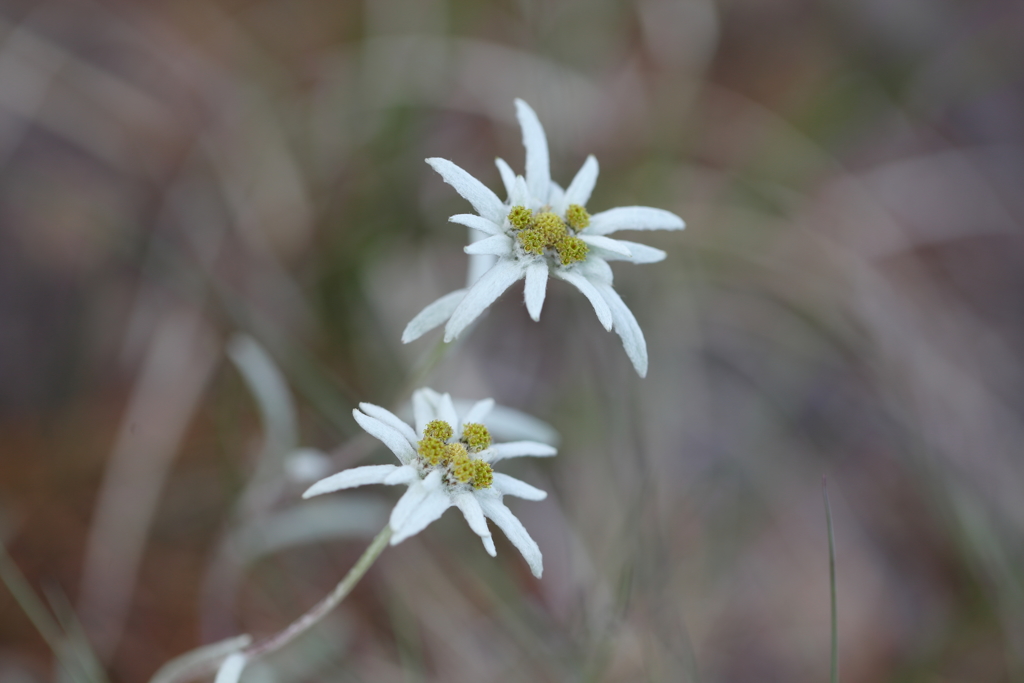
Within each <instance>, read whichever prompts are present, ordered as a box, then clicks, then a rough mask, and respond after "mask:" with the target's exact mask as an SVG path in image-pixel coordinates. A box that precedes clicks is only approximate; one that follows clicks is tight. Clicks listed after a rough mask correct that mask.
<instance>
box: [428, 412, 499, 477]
mask: <svg viewBox="0 0 1024 683" xmlns="http://www.w3.org/2000/svg"><path fill="white" fill-rule="evenodd" d="M454 434H455V430H453V429H452V426H451V425H450V424H448V423H447V422H445V421H444V420H432V421H431V422H428V423H427V426H426V427H424V429H423V438H422V439H420V442H419V443H418V444H417V448H416V451H417V453H418V454H419V456H420V458H421V459H422V460H423V462H425V463H427V464H428V465H430V466H431V467H439V466H443V467H445V468H447V469H448V475H449V477H450V478H451V479H454V480H455V481H458V482H461V483H463V484H471V485H472V486H473V487H474V488H478V489H485V488H488V487H489V486H490V485H491V482H492V481H493V480H494V470H492V469H491V466H490V465H489V464H487V463H486V462H484V461H483V460H479V459H477V458H476V457H474V455H475V454H476V453H478V452H480V451H482V450H485V449H487V448H488V447H489V446H490V445H491V433H490V432H489V431H488V430H487V427H485V426H483V425H482V424H479V423H476V422H468V423H466V424H465V425H464V426H463V428H462V437H461V439H459V440H458V441H455V442H452V443H447V442H448V439H450V438H452V436H454Z"/></svg>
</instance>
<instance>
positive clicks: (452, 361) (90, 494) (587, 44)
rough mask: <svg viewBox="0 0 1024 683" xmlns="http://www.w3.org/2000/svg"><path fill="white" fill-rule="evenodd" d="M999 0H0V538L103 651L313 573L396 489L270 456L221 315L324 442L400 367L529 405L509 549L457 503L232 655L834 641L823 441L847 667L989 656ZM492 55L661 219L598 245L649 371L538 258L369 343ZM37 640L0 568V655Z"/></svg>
mask: <svg viewBox="0 0 1024 683" xmlns="http://www.w3.org/2000/svg"><path fill="white" fill-rule="evenodd" d="M1022 31H1024V12H1022V9H1021V5H1020V3H1014V2H1008V1H1004V0H981V1H979V2H971V3H967V2H959V3H956V2H950V1H945V2H926V1H925V0H900V1H898V2H883V1H881V0H867V1H863V2H839V1H838V0H831V1H830V0H820V1H818V2H806V1H800V0H776V1H775V2H754V1H752V0H735V1H733V2H718V3H716V2H712V1H711V0H643V1H638V2H613V1H612V0H558V1H556V2H539V1H534V0H516V1H513V0H503V1H501V2H490V3H474V2H466V1H465V0H451V1H450V2H444V1H443V0H365V2H363V3H358V2H343V1H339V0H258V1H255V0H254V1H248V0H203V1H199V0H184V1H178V2H169V3H152V2H151V3H137V2H127V1H126V0H125V1H111V2H90V1H89V0H50V1H43V2H39V1H36V0H32V1H30V0H6V2H4V3H2V4H0V536H2V539H3V540H4V542H5V544H6V545H7V546H8V547H9V549H10V552H11V555H12V557H13V558H14V560H15V561H16V562H17V564H18V565H19V566H20V568H21V570H22V572H23V573H24V574H25V575H26V576H27V577H28V579H29V581H30V582H31V583H32V585H33V586H35V587H36V588H37V589H39V591H40V593H43V592H44V591H43V589H44V588H46V587H49V588H50V590H51V594H58V595H59V594H61V592H63V593H66V594H67V595H68V596H69V597H70V598H71V601H72V602H73V604H74V605H75V607H76V608H77V611H78V614H79V616H80V618H81V620H82V623H83V628H84V630H85V632H86V633H87V634H88V637H89V639H90V640H91V641H92V643H93V645H94V646H95V647H96V650H97V652H98V654H99V656H100V657H101V658H102V660H103V661H104V663H105V664H106V666H107V668H108V670H109V672H110V676H111V678H112V679H113V680H115V681H117V680H125V681H129V680H130V681H135V680H145V679H146V678H148V676H150V675H151V674H152V673H153V672H154V671H155V670H156V669H157V668H159V667H160V665H161V664H163V663H164V662H165V661H167V660H168V659H170V658H171V657H173V656H175V655H177V654H180V653H181V652H184V651H186V650H188V649H190V648H193V647H196V646H197V645H200V644H202V643H212V642H216V641H219V640H222V639H225V638H228V637H230V636H233V635H236V634H238V633H253V634H255V635H264V634H267V633H270V632H272V631H274V630H276V629H278V628H281V627H282V626H284V625H285V624H286V623H287V622H288V621H289V620H290V619H292V618H294V617H295V616H296V615H297V614H298V613H300V612H301V611H302V610H303V609H305V608H306V607H307V606H309V605H311V604H312V603H313V602H315V601H316V600H317V599H318V598H319V597H320V596H321V595H323V594H324V593H325V592H326V591H327V590H328V589H329V588H330V587H331V586H332V585H333V584H334V583H335V582H336V581H337V580H338V579H339V578H340V577H341V576H342V575H343V574H344V572H345V571H346V570H347V569H348V567H349V566H350V565H351V564H352V562H353V561H354V560H355V558H357V557H358V555H359V553H360V552H361V551H362V549H363V547H364V546H365V544H366V543H367V542H368V541H369V539H370V538H371V537H372V535H373V534H374V533H375V532H376V529H377V528H379V525H381V524H383V522H384V520H385V518H386V515H387V510H388V509H389V507H390V505H391V504H392V503H393V500H394V497H395V492H394V491H392V490H388V489H383V488H382V489H380V490H373V491H370V490H369V489H368V490H367V492H362V491H361V492H359V493H347V494H338V495H337V496H336V498H335V499H334V500H332V501H323V503H324V505H322V506H319V507H315V506H314V507H308V506H313V504H312V503H302V502H301V501H300V499H299V494H300V493H301V491H302V489H303V488H304V486H305V485H306V483H307V482H306V481H304V480H302V477H301V476H298V475H296V472H299V471H300V469H301V468H298V467H288V466H281V473H280V478H275V477H273V476H267V472H268V471H269V470H267V469H266V468H267V467H272V466H275V465H273V463H278V464H280V463H281V462H282V460H281V459H282V457H283V456H282V454H281V453H271V452H269V451H270V450H273V449H272V444H270V443H269V442H268V444H264V443H263V436H264V433H265V432H264V429H263V425H262V423H261V414H260V409H259V407H258V405H257V403H256V402H255V401H254V399H253V398H252V396H251V394H250V393H249V391H248V388H247V385H246V383H245V380H244V379H243V378H242V376H241V375H240V374H239V373H238V371H237V369H236V368H235V367H234V366H233V365H232V364H231V363H230V362H228V361H227V354H226V352H225V347H226V344H227V340H228V339H229V338H230V337H231V335H232V334H233V333H234V332H235V331H238V330H241V331H244V332H247V333H248V334H250V335H252V337H253V338H255V339H257V340H258V341H259V343H260V344H261V345H262V346H263V347H264V348H266V349H267V350H268V352H269V353H270V355H271V356H272V358H273V362H274V363H276V364H277V366H278V367H279V368H280V372H281V373H282V376H283V378H284V380H285V381H286V382H287V384H288V387H289V388H290V391H292V392H294V402H295V405H296V406H297V420H298V424H297V430H298V434H297V438H298V440H299V442H300V443H302V444H306V445H310V446H316V447H320V448H324V449H332V448H334V449H335V450H333V451H332V458H333V463H332V467H335V468H337V469H341V468H343V467H347V466H351V465H354V464H362V463H370V462H385V461H386V460H385V458H386V454H384V453H383V452H381V449H379V448H377V447H376V445H375V443H373V442H372V440H369V439H367V438H364V437H360V436H359V435H358V430H357V428H356V425H355V423H354V422H353V421H352V420H351V418H350V410H351V408H352V407H353V406H354V405H355V403H356V402H357V401H360V400H367V401H372V402H374V403H378V404H381V405H386V406H390V407H394V408H398V407H400V406H401V404H402V403H403V402H404V401H406V400H407V399H408V396H409V393H410V391H411V389H412V388H414V384H410V383H411V382H414V381H415V382H418V384H429V385H430V386H433V387H435V388H437V389H440V390H444V391H450V392H451V393H452V394H454V395H459V396H463V397H466V398H482V397H485V396H493V397H494V398H496V399H498V400H499V401H500V402H502V403H505V404H508V405H514V406H516V407H518V408H521V409H522V410H524V411H525V412H528V413H530V414H533V415H537V416H539V417H542V418H543V419H545V420H546V421H548V422H550V423H552V424H554V425H555V426H556V427H557V428H558V429H559V430H560V431H561V433H562V444H561V450H560V455H559V456H558V457H557V458H554V459H551V460H549V461H545V462H543V463H522V464H519V463H517V464H516V466H517V467H518V470H519V474H522V475H523V476H524V477H525V478H527V479H528V480H529V481H531V482H533V483H536V484H538V485H540V486H541V488H544V489H546V490H547V491H549V493H550V496H549V498H548V499H547V500H546V501H545V502H543V503H540V504H535V503H532V504H528V505H523V506H521V507H517V506H516V504H515V503H514V502H513V503H512V506H513V510H514V512H515V513H516V514H517V515H521V518H522V520H523V522H524V524H525V525H526V527H527V528H528V529H530V530H531V533H533V535H534V537H535V538H536V540H537V541H538V543H539V544H540V547H541V549H542V551H543V552H544V555H545V573H544V578H543V579H542V580H541V581H533V580H532V578H531V577H530V576H529V572H528V570H527V568H526V567H525V565H523V563H522V562H521V560H520V558H519V557H518V554H517V553H516V552H515V551H514V549H513V548H511V546H510V545H508V544H507V543H505V544H504V545H501V542H500V541H499V547H498V558H497V559H496V560H494V559H491V558H489V557H488V556H487V555H486V554H484V553H483V552H481V550H480V548H479V541H478V540H477V539H476V538H475V536H474V535H473V534H472V533H468V532H467V530H466V529H465V525H464V524H462V523H461V522H460V521H459V520H455V521H452V520H453V519H454V516H452V515H451V514H450V515H449V516H447V517H445V518H444V519H442V520H441V521H440V522H439V523H438V524H435V525H433V526H431V528H430V529H429V530H428V531H426V532H424V533H423V534H420V535H419V536H417V537H415V538H413V539H410V540H409V541H407V542H405V543H403V544H401V545H399V546H397V547H395V548H393V549H389V550H388V551H387V552H386V553H385V554H384V555H383V557H382V558H381V560H380V561H379V562H378V563H377V564H376V565H375V566H374V567H373V569H372V570H371V571H370V573H369V575H368V576H367V578H366V579H365V580H364V582H363V583H362V584H361V585H360V586H359V587H358V588H357V589H356V591H355V592H354V594H353V595H352V596H351V598H350V599H349V600H347V601H346V603H345V604H343V605H342V607H341V608H340V609H339V610H338V611H337V613H336V614H335V615H333V616H332V618H331V619H329V620H328V621H326V622H325V623H323V624H322V625H321V626H320V627H318V629H317V630H316V631H315V632H314V633H311V634H310V635H308V636H306V637H304V638H303V639H302V640H301V641H299V642H298V643H296V644H295V645H294V646H293V647H292V648H290V649H289V650H286V651H283V652H281V653H279V654H278V655H275V656H274V657H273V658H271V659H268V660H267V661H266V662H265V663H261V664H258V665H254V666H252V667H251V668H249V669H247V670H246V674H245V676H244V677H243V680H251V681H257V680H282V681H284V680H373V681H407V680H436V681H481V680H501V681H518V680H522V681H539V680H544V681H567V680H588V681H589V680H600V681H637V680H665V681H678V680H693V681H696V680H704V681H717V680H721V681H758V682H759V683H760V682H763V681H776V680H777V681H794V680H825V678H826V676H827V672H828V666H829V660H828V654H829V629H828V624H829V612H828V605H829V589H828V555H827V542H826V531H825V521H824V511H823V508H822V505H821V496H820V480H821V476H822V474H823V473H827V474H828V476H829V486H830V493H831V496H832V505H833V517H834V523H835V533H836V542H837V567H838V583H839V612H840V613H839V624H840V634H841V637H840V659H841V663H840V669H841V673H842V678H843V680H844V681H846V682H847V683H855V682H857V681H872V682H875V681H913V680H946V681H971V682H986V681H993V682H995V681H1007V680H1018V679H1020V678H1021V676H1024V551H1022V547H1024V546H1022V545H1021V542H1020V541H1021V538H1022V537H1024V496H1022V495H1021V493H1020V492H1021V490H1022V489H1024V471H1022V470H1024V460H1022V457H1021V444H1022V443H1024V438H1022V437H1024V433H1022V432H1024V315H1022V313H1021V312H1022V311H1024V305H1022V304H1024V294H1022V293H1024V239H1022V238H1024V235H1022V232H1021V222H1022V220H1024V193H1022V192H1021V188H1022V187H1024V125H1022V122H1024V87H1022V83H1024V77H1022V76H1024V74H1022V70H1024V54H1022V52H1024V49H1022V45H1024V43H1022V41H1021V40H1020V36H1021V34H1022ZM514 97H522V98H524V99H526V100H527V101H529V102H530V103H531V105H533V107H534V108H535V109H536V110H537V112H538V114H539V115H540V118H541V120H542V121H543V122H544V125H545V127H546V129H547V132H548V137H549V139H550V141H551V144H552V165H553V169H552V170H553V175H554V177H555V178H556V179H557V180H560V181H561V182H563V183H565V182H567V181H568V180H569V179H570V177H571V174H572V173H573V172H574V171H575V169H577V168H578V167H579V164H580V163H581V161H582V160H583V158H585V156H586V154H588V153H594V154H596V155H597V157H598V158H599V160H600V162H601V176H600V179H599V182H598V186H597V188H596V190H595V192H594V195H593V199H592V200H591V202H590V204H589V205H588V207H589V208H591V209H592V210H595V211H599V210H602V209H604V208H608V207H612V206H621V205H630V204H641V205H650V206H659V207H664V208H666V209H669V210H671V211H673V212H675V213H677V214H679V215H681V216H682V217H683V218H685V219H686V220H687V222H688V224H689V227H688V228H687V230H686V231H684V232H683V233H673V234H652V235H651V236H650V238H649V241H650V242H651V243H652V244H654V246H657V247H659V248H662V249H665V250H666V251H667V252H668V253H669V257H668V259H667V260H666V261H664V262H662V263H660V264H657V265H653V266H645V267H643V268H633V267H631V266H630V265H628V264H618V265H616V266H615V274H616V288H617V289H618V290H619V291H620V292H621V293H622V295H623V298H624V299H625V300H626V302H627V304H628V305H629V306H630V307H631V308H632V309H633V311H634V313H635V314H636V317H637V319H638V320H639V322H640V325H641V327H642V328H643V330H644V332H645V334H646V336H647V339H648V342H649V349H650V365H651V373H650V375H649V377H648V378H647V379H645V380H638V379H637V378H636V377H635V376H634V375H633V371H632V369H631V367H630V366H629V363H628V360H627V359H626V358H625V357H624V355H623V353H622V349H621V348H620V345H619V342H618V340H617V338H616V337H615V336H614V335H612V334H608V333H605V332H604V331H603V330H602V329H601V328H600V326H599V325H598V323H597V322H596V320H594V316H593V313H592V312H591V311H590V309H589V304H587V302H586V301H585V300H584V299H583V298H582V297H581V296H580V295H579V294H578V292H575V291H574V290H572V289H571V288H570V287H568V286H567V285H564V283H555V284H553V285H552V287H550V291H549V294H548V300H547V303H546V306H545V310H544V313H543V316H542V319H541V322H540V323H539V324H537V323H533V322H532V321H530V320H529V318H528V317H527V314H526V310H525V307H524V306H523V305H522V302H521V293H520V292H521V290H520V289H516V288H514V289H513V290H512V291H511V292H510V293H508V294H507V295H506V296H505V297H504V298H503V299H502V300H500V301H499V302H498V304H496V306H495V307H493V308H492V309H491V310H490V312H489V314H488V315H487V316H486V318H485V319H484V320H483V321H482V322H481V324H480V325H479V326H478V327H477V328H476V329H475V330H474V331H473V332H472V333H471V334H469V335H468V336H467V338H466V339H465V340H464V341H462V342H459V344H458V345H457V346H456V347H455V348H453V349H450V350H449V352H448V353H447V355H446V356H445V359H444V360H443V362H442V363H441V364H440V365H438V366H437V367H435V368H433V369H432V370H430V372H429V373H427V375H426V376H422V373H420V370H421V369H423V368H426V367H429V362H428V361H429V358H430V356H431V354H432V353H433V351H434V348H433V347H434V345H435V343H436V341H437V333H434V335H428V336H427V337H426V338H424V340H421V341H418V342H416V343H414V344H411V345H409V346H405V347H403V346H402V345H401V344H400V342H399V338H400V334H401V330H402V328H403V327H404V325H405V323H406V322H407V321H408V320H409V319H410V318H411V317H412V316H413V315H414V314H415V313H416V312H417V311H419V310H420V309H421V308H422V307H423V306H424V305H425V304H426V303H428V302H430V301H432V300H433V299H435V298H436V297H437V296H439V295H440V294H442V293H444V292H446V291H449V290H451V289H453V288H455V287H457V286H460V285H461V283H462V282H463V280H464V278H465V267H466V256H465V255H464V254H463V253H462V251H461V248H462V246H463V245H464V244H465V239H466V235H465V232H464V229H463V228H461V227H459V226H455V225H452V224H449V223H447V217H448V216H449V215H450V214H453V213H459V212H464V211H465V210H466V208H467V207H466V205H465V203H464V202H463V201H462V200H460V199H459V198H458V197H457V196H455V194H454V193H453V192H451V191H450V188H448V187H447V186H445V185H444V184H443V183H442V182H441V180H440V179H439V178H438V177H437V176H436V175H434V174H433V173H432V172H431V171H430V169H429V168H428V167H427V166H426V164H424V163H423V159H424V157H428V156H441V157H445V158H449V159H452V160H453V161H455V162H456V163H458V164H460V165H461V166H463V167H464V168H466V169H467V170H468V171H469V172H471V173H472V174H473V175H475V176H476V177H478V178H482V179H484V181H485V182H487V183H488V184H489V185H490V186H491V187H492V188H495V189H497V188H499V187H500V181H499V176H498V173H497V170H496V169H495V168H494V167H493V159H494V157H495V156H497V155H500V156H502V157H504V158H507V159H508V160H509V161H510V162H511V163H512V165H513V166H514V167H517V168H521V166H522V159H521V156H520V155H521V154H522V152H521V147H520V144H519V131H518V128H517V126H516V125H515V121H514V111H513V107H512V100H513V98H514ZM417 373H420V376H418V375H417ZM275 443H276V442H275ZM266 463H271V465H266ZM257 473H258V474H259V476H258V477H255V476H254V475H255V474H257ZM288 473H291V475H289V474H288ZM271 475H272V473H271ZM289 476H292V477H293V478H292V479H289V478H288V477H289ZM302 506H307V507H308V509H304V508H303V507H302ZM449 517H451V518H449ZM332 518H336V519H337V520H338V523H337V526H336V527H334V528H335V529H336V532H334V533H332V525H331V524H330V520H331V519H332ZM261 529H264V530H266V537H261V535H260V534H261V531H260V530H261ZM496 538H497V535H496ZM54 586H57V587H59V590H57V591H56V593H54V592H53V588H54ZM52 662H53V657H52V654H51V653H50V652H49V651H48V650H47V648H46V646H45V644H44V642H43V640H42V639H41V638H40V636H39V635H38V634H37V633H36V632H35V631H34V630H33V629H32V627H31V625H30V622H29V621H28V619H27V618H26V617H25V616H24V615H23V614H22V613H21V611H20V610H19V609H18V608H17V607H16V605H15V603H14V601H13V598H12V597H11V596H10V595H9V593H8V592H7V590H6V588H0V680H4V681H6V680H12V681H13V680H24V681H37V680H48V679H51V678H54V677H56V676H58V675H60V674H59V672H58V671H57V670H55V669H53V668H52Z"/></svg>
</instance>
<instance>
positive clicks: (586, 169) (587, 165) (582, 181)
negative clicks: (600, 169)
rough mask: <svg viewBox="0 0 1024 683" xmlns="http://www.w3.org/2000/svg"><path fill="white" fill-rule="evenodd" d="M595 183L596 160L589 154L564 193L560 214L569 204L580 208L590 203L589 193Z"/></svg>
mask: <svg viewBox="0 0 1024 683" xmlns="http://www.w3.org/2000/svg"><path fill="white" fill-rule="evenodd" d="M596 182H597V159H595V158H594V155H593V154H591V155H590V156H588V157H587V160H586V161H584V162H583V166H581V167H580V170H579V171H577V173H576V177H575V178H573V179H572V182H571V183H569V187H568V188H567V189H566V191H565V199H564V202H565V208H563V209H562V211H561V212H560V213H564V212H565V209H566V208H568V207H569V205H570V204H579V205H580V206H586V205H587V202H589V201H590V193H591V192H593V191H594V184H595V183H596Z"/></svg>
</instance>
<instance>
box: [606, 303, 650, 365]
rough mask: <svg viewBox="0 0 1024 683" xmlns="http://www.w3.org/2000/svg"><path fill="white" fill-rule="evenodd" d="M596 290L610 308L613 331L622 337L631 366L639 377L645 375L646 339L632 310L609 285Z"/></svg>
mask: <svg viewBox="0 0 1024 683" xmlns="http://www.w3.org/2000/svg"><path fill="white" fill-rule="evenodd" d="M597 287H598V290H599V291H600V292H601V295H602V296H603V297H604V298H605V300H606V301H607V302H608V307H609V308H611V309H612V318H613V320H614V321H615V331H616V332H617V333H618V335H619V337H621V338H622V348H624V349H625V350H626V355H627V356H629V360H631V361H632V362H633V367H634V368H636V372H637V374H638V375H640V376H641V377H646V376H647V341H646V340H645V339H644V333H643V331H641V329H640V325H639V324H638V323H637V321H636V318H634V317H633V313H632V311H630V310H629V307H627V306H626V304H625V303H624V302H623V301H622V298H621V297H620V296H619V295H618V293H617V292H616V291H615V290H614V289H613V288H612V287H611V286H610V285H600V284H599V285H598V286H597Z"/></svg>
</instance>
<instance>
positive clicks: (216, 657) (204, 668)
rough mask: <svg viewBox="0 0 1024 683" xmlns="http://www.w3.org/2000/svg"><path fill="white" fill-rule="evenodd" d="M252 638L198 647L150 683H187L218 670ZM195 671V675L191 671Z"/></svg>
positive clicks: (153, 678) (241, 638)
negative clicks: (223, 661) (178, 682)
mask: <svg viewBox="0 0 1024 683" xmlns="http://www.w3.org/2000/svg"><path fill="white" fill-rule="evenodd" d="M251 642H252V636H249V635H244V636H235V637H234V638H228V639H226V640H221V641H219V642H216V643H212V644H210V645H204V646H202V647H197V648H196V649H195V650H189V651H188V652H186V653H185V654H183V655H179V656H177V657H175V658H174V659H172V660H171V661H169V662H167V663H166V664H164V665H163V666H162V667H160V669H159V670H157V672H156V673H155V674H153V677H152V678H151V679H149V683H169V682H170V681H185V680H190V679H191V678H192V677H196V676H200V675H203V674H206V673H210V672H212V671H216V670H217V666H218V665H219V664H220V662H221V660H223V659H226V658H227V657H228V656H230V655H232V654H234V653H236V652H238V651H239V650H242V649H244V648H246V647H248V646H249V644H250V643H251ZM192 670H194V673H190V671H192Z"/></svg>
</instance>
